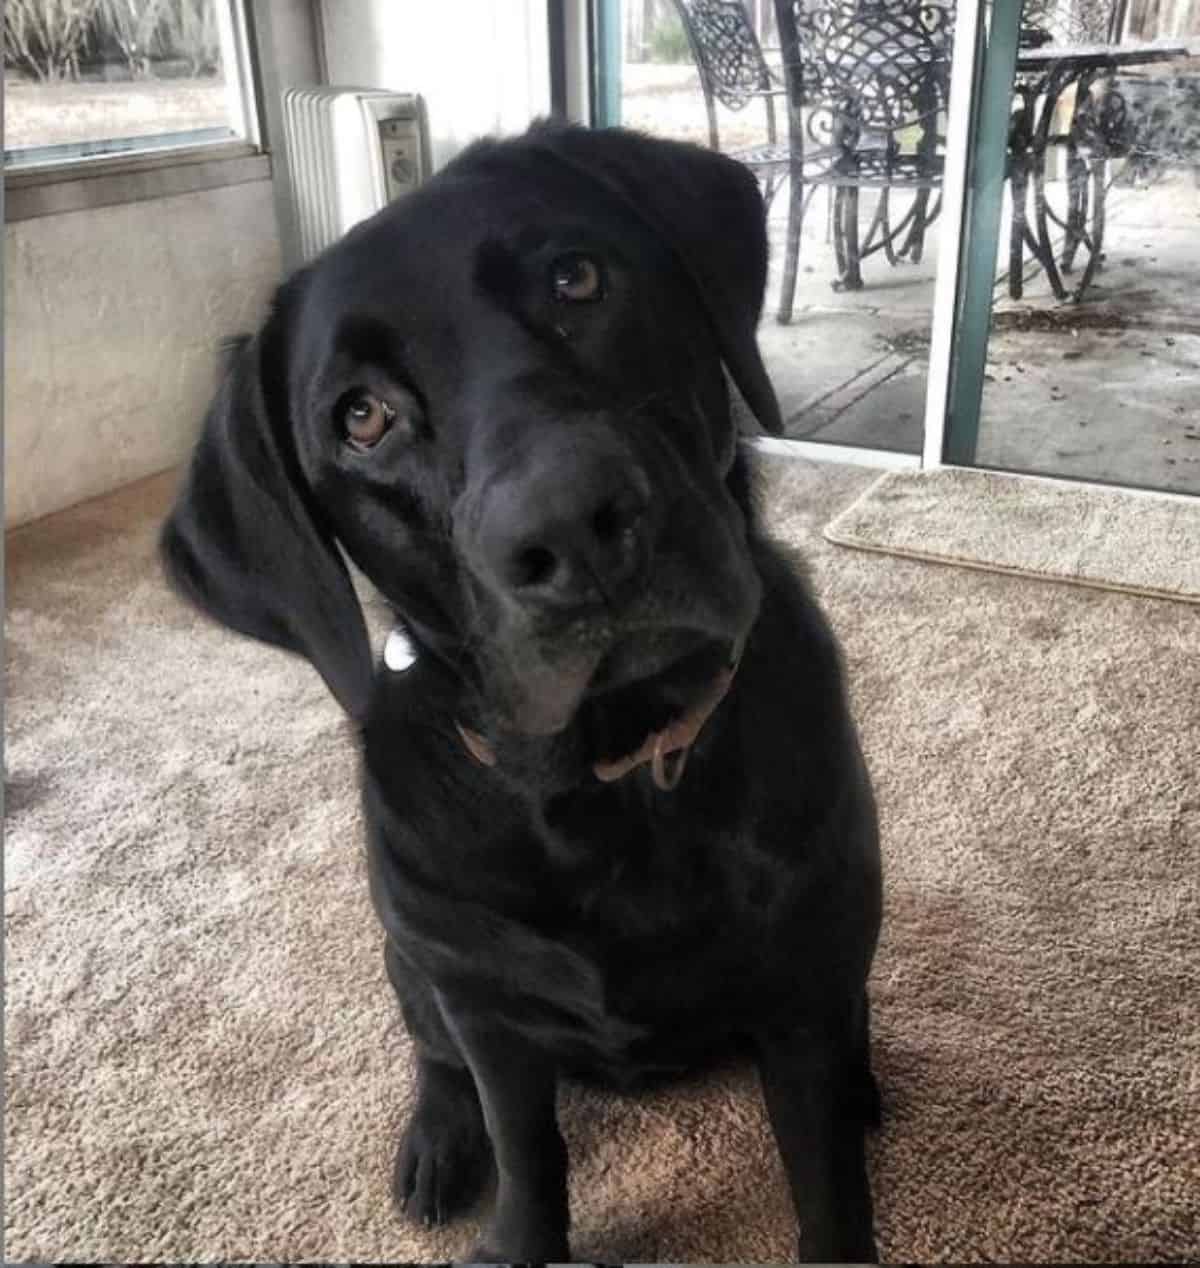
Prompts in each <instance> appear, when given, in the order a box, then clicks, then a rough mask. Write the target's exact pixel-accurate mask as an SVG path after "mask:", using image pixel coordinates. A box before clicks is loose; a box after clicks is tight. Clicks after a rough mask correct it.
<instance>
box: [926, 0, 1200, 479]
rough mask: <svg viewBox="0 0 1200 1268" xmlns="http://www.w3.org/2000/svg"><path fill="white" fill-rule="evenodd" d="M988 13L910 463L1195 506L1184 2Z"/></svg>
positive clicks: (1187, 16)
mask: <svg viewBox="0 0 1200 1268" xmlns="http://www.w3.org/2000/svg"><path fill="white" fill-rule="evenodd" d="M986 8H987V12H986V14H985V17H986V22H985V24H984V28H983V30H982V31H981V38H980V50H979V58H978V66H977V73H976V74H975V75H974V76H973V80H974V92H973V97H974V102H975V110H974V115H973V119H972V125H971V137H970V143H969V150H970V162H971V166H970V181H969V189H968V198H967V200H966V208H965V217H964V222H963V235H962V241H961V243H960V244H959V250H958V253H957V256H958V270H957V273H958V276H957V284H956V286H955V293H954V297H953V300H952V301H951V305H952V306H951V307H950V308H948V309H947V310H946V311H944V312H942V313H941V314H940V320H941V324H942V326H943V327H945V328H947V329H948V330H949V331H950V337H949V338H948V339H947V341H946V343H947V349H946V362H945V373H946V377H947V382H946V387H947V392H946V400H947V408H946V410H945V413H944V429H943V428H940V427H938V426H937V423H938V422H939V421H942V420H941V419H939V418H938V417H937V416H936V415H935V417H934V419H933V422H934V424H935V426H934V427H932V428H931V430H930V435H929V436H928V437H927V449H926V457H927V460H932V461H939V460H941V461H946V462H951V463H955V464H960V465H968V466H980V467H987V468H992V469H998V470H1007V471H1018V472H1027V473H1034V474H1039V475H1048V476H1059V477H1067V478H1074V479H1081V480H1087V481H1094V482H1101V483H1114V484H1120V485H1127V486H1136V487H1144V488H1152V489H1162V490H1169V491H1172V492H1177V493H1193V494H1196V493H1200V56H1197V55H1198V54H1200V6H1197V5H1194V4H1180V5H1174V6H1172V5H1170V4H1160V3H1155V4H1145V3H1139V2H1138V0H1129V2H1127V3H1120V2H1118V3H1104V2H1094V3H1088V2H1087V0H1073V2H1068V0H1064V2H1062V3H1052V2H1047V0H1025V3H1024V4H1022V3H1021V0H996V2H995V3H994V4H991V5H988V6H986Z"/></svg>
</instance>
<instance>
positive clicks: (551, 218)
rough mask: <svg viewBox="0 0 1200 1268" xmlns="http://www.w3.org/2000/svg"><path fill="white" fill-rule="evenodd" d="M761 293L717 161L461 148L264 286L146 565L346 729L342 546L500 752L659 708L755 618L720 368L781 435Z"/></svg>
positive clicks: (358, 635) (356, 658) (738, 197)
mask: <svg viewBox="0 0 1200 1268" xmlns="http://www.w3.org/2000/svg"><path fill="white" fill-rule="evenodd" d="M765 277H766V237H765V229H764V225H763V208H762V202H761V199H760V198H759V195H758V191H757V187H756V185H755V183H754V181H753V179H752V178H751V176H750V175H749V174H748V173H747V172H746V170H745V169H744V168H743V167H741V166H740V165H738V164H736V163H734V162H732V161H730V160H728V159H726V158H722V157H721V156H719V155H716V154H713V153H710V152H708V151H705V150H700V149H697V148H695V147H692V146H687V145H681V144H677V143H673V142H667V141H659V140H654V139H651V138H649V137H644V136H640V135H637V134H633V133H627V132H620V131H601V132H589V131H584V130H581V129H573V128H560V127H549V126H541V127H536V128H534V129H532V130H531V131H530V132H529V133H528V134H526V135H525V136H523V137H521V138H518V139H515V140H511V141H502V142H494V141H489V142H481V143H479V144H477V145H475V146H473V147H472V148H471V149H469V150H467V151H466V152H464V153H463V154H462V155H461V156H460V157H459V158H458V159H456V160H455V161H454V162H453V163H452V164H450V165H449V166H448V167H447V168H446V169H445V170H444V171H443V172H442V173H441V174H439V175H438V176H437V177H435V178H434V179H433V180H432V181H430V182H429V183H428V184H427V185H426V186H424V187H423V188H422V189H420V190H418V191H417V192H416V193H414V194H413V195H411V196H410V197H408V198H406V199H405V200H403V201H401V202H399V203H397V204H394V205H392V206H390V207H388V208H386V209H385V210H383V211H382V212H380V213H379V214H378V215H377V216H375V217H374V218H373V219H371V220H370V221H367V222H366V223H364V224H362V225H360V226H359V227H358V228H356V229H355V230H353V231H352V232H351V233H350V234H349V235H347V237H346V238H344V239H343V240H342V241H341V242H339V243H338V244H337V245H336V246H334V247H333V248H331V249H330V250H329V251H327V252H326V253H325V254H324V255H323V256H321V257H320V258H319V259H317V260H316V261H315V262H314V263H313V264H311V265H310V266H308V267H307V268H306V269H304V270H303V271H302V272H301V273H299V274H297V275H296V276H295V277H293V278H292V279H291V280H290V281H289V282H288V283H286V284H285V285H284V286H283V287H282V288H281V289H280V291H279V293H278V295H277V297H276V302H275V305H274V308H273V311H272V314H271V316H270V318H269V319H268V321H267V322H266V324H265V326H264V327H263V329H262V330H261V331H260V332H259V333H258V334H257V335H255V336H254V337H253V338H251V339H249V340H248V341H246V342H245V343H243V344H242V345H241V346H240V347H239V348H238V349H237V350H236V351H235V353H234V354H233V364H232V366H231V368H230V371H229V373H228V375H227V377H226V381H225V383H224V385H223V386H222V388H221V390H220V393H219V395H218V396H217V399H216V401H215V402H214V404H213V406H212V408H211V410H210V413H209V416H208V419H207V421H206V425H205V430H204V433H203V435H202V437H201V439H200V441H199V444H198V446H197V450H196V453H195V456H194V458H193V461H192V466H191V468H190V472H189V474H188V477H187V479H186V481H185V484H184V486H183V489H182V492H181V494H180V497H179V501H178V504H177V505H176V507H175V509H174V511H173V512H172V515H171V517H170V519H169V521H168V523H167V525H166V528H165V530H164V534H163V555H164V558H165V561H166V564H167V567H168V571H169V572H170V574H171V576H172V577H173V578H174V580H175V581H176V583H177V584H178V585H179V586H180V587H181V588H182V589H183V590H184V592H185V593H186V594H187V595H188V596H189V597H190V598H191V599H193V601H195V602H196V603H198V604H199V605H200V606H201V607H202V608H204V609H205V610H207V611H208V612H209V613H210V614H212V615H213V616H215V617H216V618H217V619H219V620H221V621H222V622H224V623H225V624H227V625H229V626H232V627H233V628H235V629H237V630H240V631H242V632H244V633H247V634H250V635H253V636H255V637H257V638H261V639H265V640H267V641H269V642H272V643H276V644H279V645H281V646H283V647H286V648H289V649H291V650H293V651H298V652H301V653H303V654H304V655H306V656H307V657H309V658H310V659H311V660H312V661H313V663H314V664H315V665H316V667H317V669H318V670H319V671H320V672H321V674H322V675H323V676H324V678H325V680H326V682H327V683H328V684H329V686H330V688H331V689H332V690H333V692H334V694H335V695H336V696H337V698H338V699H339V700H340V701H341V703H342V705H343V706H344V707H345V708H346V710H347V711H348V712H349V713H350V714H351V715H352V716H355V717H358V718H361V717H363V716H364V715H365V713H366V710H367V704H368V699H369V695H370V687H371V679H372V666H371V660H370V653H369V649H368V644H367V638H366V632H365V627H364V623H363V619H362V614H361V612H360V610H359V607H358V604H357V602H356V599H355V596H354V593H353V589H352V586H351V584H350V580H349V577H348V574H347V571H346V569H345V567H344V565H343V562H342V559H341V556H340V552H339V544H340V547H341V548H342V549H344V550H345V552H346V554H347V555H348V556H349V557H350V558H351V559H352V560H353V561H354V562H355V564H356V565H357V566H358V567H359V568H361V569H362V571H363V572H364V573H365V574H366V575H367V576H368V577H369V578H370V579H371V581H372V582H373V583H374V585H375V586H376V587H377V588H378V589H379V591H380V592H381V593H382V594H383V595H384V596H385V597H386V598H387V599H388V601H389V602H390V603H391V604H392V605H393V606H394V608H395V609H396V611H397V613H398V614H399V615H400V616H401V617H402V618H403V619H404V620H405V622H406V623H407V624H408V625H409V626H410V627H411V628H412V630H413V632H414V634H415V635H416V637H417V640H418V642H419V643H420V644H421V645H422V646H424V647H425V648H427V649H428V650H429V651H430V652H431V654H434V655H437V656H438V657H440V658H442V659H443V660H444V661H445V662H446V663H447V664H450V665H455V666H458V667H459V669H460V671H461V672H462V673H463V675H464V678H465V679H466V680H469V681H470V682H471V684H472V687H473V690H474V691H475V692H476V693H477V699H478V701H479V702H480V709H481V710H482V714H481V716H486V717H487V718H488V719H489V721H490V723H491V724H492V725H494V726H496V727H498V728H501V729H504V728H507V729H509V730H511V731H513V732H518V733H526V734H548V733H553V732H558V731H560V730H562V729H563V728H565V727H566V726H567V725H568V724H569V722H570V721H571V719H572V718H573V717H574V716H575V715H576V714H577V713H578V711H579V710H580V708H581V706H582V704H583V702H584V701H585V700H588V699H593V698H597V697H600V696H603V695H605V694H606V693H613V692H618V691H621V690H624V689H626V688H628V687H629V686H630V684H634V683H645V682H649V681H651V680H653V681H654V682H657V683H661V684H664V690H667V694H668V695H669V694H670V692H669V688H670V687H671V685H672V683H674V686H675V689H676V696H677V699H676V702H675V704H673V705H667V706H664V708H665V709H666V710H667V711H668V712H669V710H670V708H678V707H681V706H680V705H679V700H683V701H684V702H685V703H686V698H687V693H688V692H689V691H691V692H693V693H694V692H695V691H697V690H699V689H700V688H698V687H697V684H700V685H701V687H703V686H704V685H705V684H711V682H712V680H713V678H714V675H716V674H718V673H719V671H720V670H721V667H722V666H723V665H724V664H725V663H726V662H728V661H729V659H730V658H731V657H732V656H735V655H736V648H737V647H738V645H739V644H740V641H741V640H742V639H743V638H744V636H745V635H746V633H747V631H748V629H749V628H750V626H751V625H752V623H753V621H754V618H755V615H756V611H757V606H758V602H759V590H760V583H759V579H758V576H757V574H756V572H755V570H754V568H753V567H752V566H751V563H750V559H749V554H748V549H747V541H746V525H745V523H744V516H743V507H742V506H740V505H739V501H743V502H744V499H742V498H741V497H740V496H738V495H737V492H738V491H737V490H735V489H734V488H733V487H732V486H733V484H734V483H735V482H736V476H731V470H732V469H733V468H734V465H735V453H736V427H735V424H734V422H733V419H732V416H731V411H730V402H729V399H728V393H727V390H726V380H725V371H728V373H729V375H730V376H731V377H732V379H733V380H734V382H735V383H736V384H737V386H738V388H739V390H740V391H741V393H742V395H743V397H744V398H745V400H746V402H747V403H748V405H749V406H750V408H751V409H752V410H753V412H754V413H755V415H756V416H757V418H758V420H759V422H760V423H761V424H762V425H763V426H764V427H765V428H766V429H767V430H770V431H775V430H778V427H779V415H778V407H777V405H776V402H775V398H774V395H773V393H772V390H771V387H770V384H769V382H768V380H767V377H766V374H765V371H764V369H763V365H762V362H761V360H760V357H759V354H758V350H757V345H756V341H755V327H756V324H757V320H758V316H759V311H760V308H761V303H762V293H763V287H764V284H765ZM655 725H661V719H660V720H659V722H658V723H656V724H655Z"/></svg>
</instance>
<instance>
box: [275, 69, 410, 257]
mask: <svg viewBox="0 0 1200 1268" xmlns="http://www.w3.org/2000/svg"><path fill="white" fill-rule="evenodd" d="M283 117H284V136H285V138H286V143H287V155H288V168H289V171H290V174H291V188H292V205H293V207H294V208H295V211H296V226H297V231H298V234H299V239H300V241H299V247H300V255H301V259H302V260H310V259H312V257H313V256H314V255H316V254H317V253H318V252H320V251H323V250H324V249H325V248H326V247H327V246H329V245H330V243H332V242H336V241H337V239H338V238H340V237H341V236H342V234H344V233H345V232H346V230H347V229H349V228H351V227H352V226H353V225H356V224H358V222H359V221H360V220H365V219H366V218H367V217H368V216H371V215H374V213H375V212H377V211H378V210H379V209H380V208H381V207H382V206H384V204H386V203H389V202H391V201H392V200H393V199H394V198H399V197H400V196H401V195H402V194H407V193H408V192H409V191H410V190H413V189H415V188H416V187H417V186H418V185H419V184H420V183H421V182H422V181H423V180H425V179H426V178H427V177H428V176H429V174H430V170H431V162H430V151H429V123H428V120H427V118H426V115H425V103H424V102H423V101H422V100H421V98H420V97H419V96H416V95H415V94H410V93H394V92H384V91H382V90H380V89H373V88H293V89H290V90H289V91H288V92H286V93H284V96H283Z"/></svg>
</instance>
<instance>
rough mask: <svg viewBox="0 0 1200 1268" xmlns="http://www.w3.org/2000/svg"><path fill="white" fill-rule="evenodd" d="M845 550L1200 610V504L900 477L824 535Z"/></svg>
mask: <svg viewBox="0 0 1200 1268" xmlns="http://www.w3.org/2000/svg"><path fill="white" fill-rule="evenodd" d="M825 536H826V537H827V538H828V539H829V540H830V541H832V542H837V543H839V544H840V545H842V546H855V547H857V548H859V549H860V550H877V551H882V552H884V553H885V554H890V555H908V556H911V557H912V558H914V559H926V560H929V561H931V562H934V563H943V564H958V565H960V566H962V567H966V568H982V569H984V570H986V571H988V572H1007V573H1014V574H1017V575H1020V576H1027V577H1037V578H1040V579H1042V580H1047V581H1067V582H1072V583H1074V584H1076V585H1085V586H1097V587H1099V588H1100V589H1103V590H1124V591H1127V592H1129V593H1131V594H1140V595H1146V596H1148V597H1153V598H1166V599H1179V600H1182V601H1183V602H1185V603H1200V497H1197V498H1185V497H1160V496H1156V495H1154V494H1143V493H1134V492H1128V491H1126V490H1123V489H1102V488H1095V487H1089V486H1083V485H1079V484H1071V483H1069V482H1066V481H1061V480H1036V479H1027V478H1023V477H1020V476H1014V475H1005V474H1002V473H999V472H994V471H968V470H963V469H959V468H940V469H935V470H931V471H892V472H888V473H887V474H886V475H883V476H880V477H879V479H878V480H877V481H876V482H875V483H874V484H872V485H871V487H870V488H869V489H867V490H866V492H865V493H864V494H863V495H862V496H861V497H860V498H859V499H858V500H857V501H856V502H854V503H853V504H852V505H851V506H849V507H847V508H846V509H845V510H844V511H842V512H841V513H840V514H839V515H838V516H837V518H836V519H834V520H833V522H832V523H830V524H829V525H828V526H827V527H826V529H825Z"/></svg>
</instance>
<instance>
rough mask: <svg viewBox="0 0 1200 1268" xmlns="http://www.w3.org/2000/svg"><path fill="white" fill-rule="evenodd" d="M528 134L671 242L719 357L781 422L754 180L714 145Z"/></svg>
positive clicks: (582, 132)
mask: <svg viewBox="0 0 1200 1268" xmlns="http://www.w3.org/2000/svg"><path fill="white" fill-rule="evenodd" d="M530 137H531V140H533V141H534V143H535V144H536V145H537V146H538V147H539V148H540V149H542V150H543V151H544V152H548V153H551V154H553V155H554V156H555V157H556V158H557V159H558V160H559V161H560V162H565V163H567V164H569V165H570V166H571V167H573V168H574V169H575V170H576V171H577V172H578V173H579V174H580V175H581V176H583V177H585V178H586V179H587V180H590V181H592V182H595V183H598V184H600V185H602V186H603V187H605V188H606V189H607V190H608V191H609V192H610V193H612V194H615V195H616V196H617V197H618V198H619V199H620V200H621V201H622V202H623V203H625V204H626V206H627V207H629V208H630V209H631V210H632V211H633V212H634V214H635V215H637V216H638V217H639V218H640V219H641V220H642V221H643V222H644V223H645V224H647V225H648V226H649V228H651V229H652V230H653V231H654V233H655V234H656V235H657V236H658V238H659V239H660V240H661V241H663V242H664V243H666V244H667V245H668V246H670V247H671V248H672V250H673V251H674V252H675V254H676V256H677V257H678V258H679V260H680V261H681V263H682V264H683V267H684V269H685V271H686V272H687V273H688V275H689V276H690V277H691V280H692V282H693V284H694V285H695V287H696V289H697V291H698V292H699V295H700V299H701V302H702V303H703V305H704V309H705V311H706V313H707V314H708V318H709V321H710V322H711V324H712V326H713V329H714V330H715V332H716V334H717V340H718V343H719V345H720V348H721V357H722V360H723V361H724V362H725V365H726V367H727V368H728V370H729V373H730V375H731V376H732V378H733V381H734V382H735V383H736V384H737V386H738V390H739V391H740V392H741V394H742V396H743V398H744V399H745V401H746V404H747V405H748V406H749V407H750V409H751V410H752V411H753V412H754V415H755V417H756V418H757V419H758V421H759V423H761V424H762V426H763V428H764V430H766V431H768V432H771V433H773V434H775V435H778V434H779V433H780V432H782V430H783V421H782V419H781V417H780V414H779V402H778V401H777V400H776V398H775V390H774V388H773V387H772V386H771V380H770V379H769V378H768V377H767V371H766V368H765V367H764V365H763V362H762V356H761V355H760V353H759V351H758V340H757V337H756V329H757V326H758V319H759V316H760V314H761V313H762V304H763V292H764V291H765V289H766V284H767V230H766V217H765V215H764V210H763V202H762V197H761V195H760V194H759V192H758V184H757V182H756V181H755V179H754V177H753V176H752V175H751V173H750V171H749V169H748V168H747V167H745V166H744V165H743V164H741V163H738V162H736V161H735V160H733V159H730V158H727V157H725V156H724V155H722V154H716V153H714V152H713V151H712V150H705V149H701V148H700V147H699V146H696V145H689V144H686V143H684V142H680V141H667V140H662V139H660V138H658V137H649V136H645V135H643V134H641V133H639V132H629V131H624V130H622V129H616V128H609V129H600V130H596V131H592V130H588V129H585V128H572V127H563V126H560V125H541V126H537V125H535V127H534V129H533V130H532V131H531V133H530Z"/></svg>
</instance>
